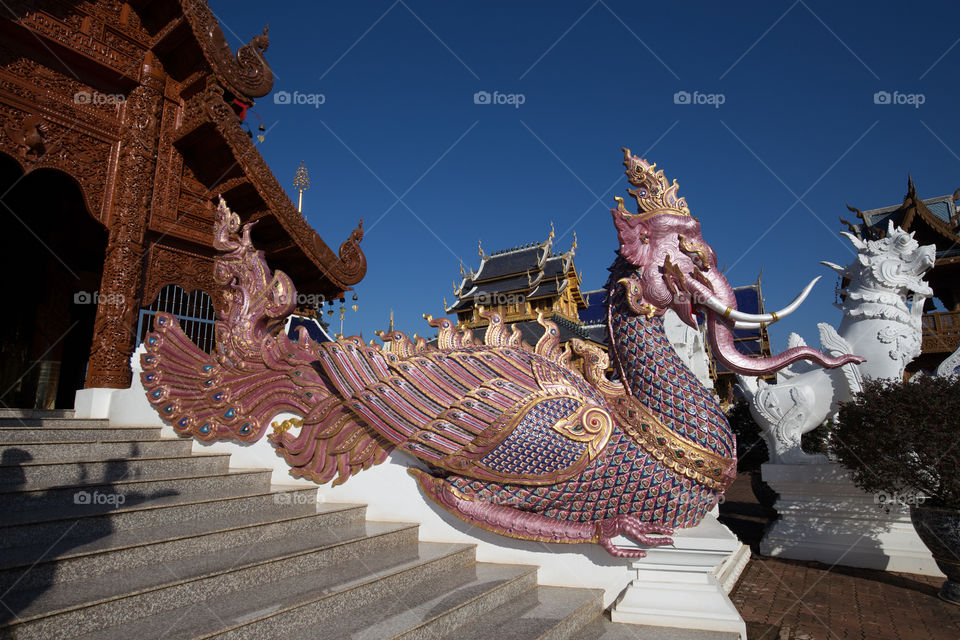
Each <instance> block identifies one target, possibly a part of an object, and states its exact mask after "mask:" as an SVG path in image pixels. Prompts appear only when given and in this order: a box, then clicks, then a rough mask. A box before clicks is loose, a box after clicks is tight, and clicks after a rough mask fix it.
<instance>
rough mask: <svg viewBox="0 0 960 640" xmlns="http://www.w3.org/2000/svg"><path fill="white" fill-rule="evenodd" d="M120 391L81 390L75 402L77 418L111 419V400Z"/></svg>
mask: <svg viewBox="0 0 960 640" xmlns="http://www.w3.org/2000/svg"><path fill="white" fill-rule="evenodd" d="M117 391H120V389H80V390H79V391H77V393H76V395H75V396H74V400H73V415H74V417H76V418H109V417H110V398H111V397H112V396H113V394H114V393H116V392H117Z"/></svg>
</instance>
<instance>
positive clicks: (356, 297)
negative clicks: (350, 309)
mask: <svg viewBox="0 0 960 640" xmlns="http://www.w3.org/2000/svg"><path fill="white" fill-rule="evenodd" d="M359 299H360V298H359V297H358V296H357V294H353V300H354V302H356V301H357V300H359Z"/></svg>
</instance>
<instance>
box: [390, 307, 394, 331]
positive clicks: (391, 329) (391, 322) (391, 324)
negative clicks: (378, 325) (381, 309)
mask: <svg viewBox="0 0 960 640" xmlns="http://www.w3.org/2000/svg"><path fill="white" fill-rule="evenodd" d="M390 331H391V332H392V331H393V309H390Z"/></svg>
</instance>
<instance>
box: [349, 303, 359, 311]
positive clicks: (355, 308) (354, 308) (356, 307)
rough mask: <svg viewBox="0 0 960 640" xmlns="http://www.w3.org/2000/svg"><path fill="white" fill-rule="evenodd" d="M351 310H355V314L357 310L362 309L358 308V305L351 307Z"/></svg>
mask: <svg viewBox="0 0 960 640" xmlns="http://www.w3.org/2000/svg"><path fill="white" fill-rule="evenodd" d="M350 308H351V309H353V310H354V312H356V310H357V309H359V308H360V307H358V306H357V305H353V306H352V307H350Z"/></svg>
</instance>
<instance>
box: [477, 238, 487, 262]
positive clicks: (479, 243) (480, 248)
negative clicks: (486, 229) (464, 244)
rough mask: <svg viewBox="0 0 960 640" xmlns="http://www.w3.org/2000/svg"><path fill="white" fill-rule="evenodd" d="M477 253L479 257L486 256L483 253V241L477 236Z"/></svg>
mask: <svg viewBox="0 0 960 640" xmlns="http://www.w3.org/2000/svg"><path fill="white" fill-rule="evenodd" d="M477 253H479V254H480V257H481V258H486V257H487V254H485V253H484V252H483V241H482V240H480V239H479V238H478V239H477Z"/></svg>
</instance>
